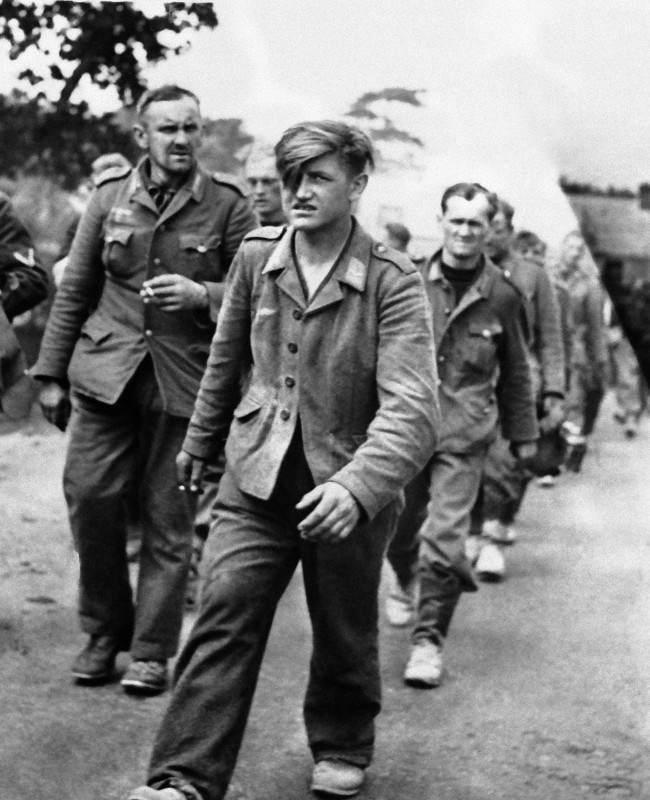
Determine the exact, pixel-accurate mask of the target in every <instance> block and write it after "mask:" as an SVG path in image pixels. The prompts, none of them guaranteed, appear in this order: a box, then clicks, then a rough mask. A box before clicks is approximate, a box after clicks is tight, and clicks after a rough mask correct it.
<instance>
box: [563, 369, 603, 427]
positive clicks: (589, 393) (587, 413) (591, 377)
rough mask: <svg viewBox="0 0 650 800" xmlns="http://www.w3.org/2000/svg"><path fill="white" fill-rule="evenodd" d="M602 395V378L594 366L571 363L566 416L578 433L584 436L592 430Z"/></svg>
mask: <svg viewBox="0 0 650 800" xmlns="http://www.w3.org/2000/svg"><path fill="white" fill-rule="evenodd" d="M604 395H605V386H604V383H603V378H602V376H601V375H600V374H599V372H598V371H597V369H596V368H595V367H594V366H592V365H590V364H575V365H572V367H571V377H570V380H569V393H568V398H567V418H568V419H569V421H570V422H573V423H574V424H575V425H577V426H578V427H579V428H580V433H582V434H583V435H584V436H590V435H591V433H592V432H593V430H594V427H595V425H596V419H597V418H598V412H599V410H600V404H601V402H602V399H603V397H604Z"/></svg>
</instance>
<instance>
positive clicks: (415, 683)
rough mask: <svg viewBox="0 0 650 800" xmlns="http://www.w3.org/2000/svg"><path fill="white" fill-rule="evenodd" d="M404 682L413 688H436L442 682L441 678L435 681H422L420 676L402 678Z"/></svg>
mask: <svg viewBox="0 0 650 800" xmlns="http://www.w3.org/2000/svg"><path fill="white" fill-rule="evenodd" d="M404 683H405V684H406V685H407V686H410V687H411V688H413V689H437V688H438V686H440V684H441V683H442V678H438V680H436V681H424V680H422V679H421V678H404Z"/></svg>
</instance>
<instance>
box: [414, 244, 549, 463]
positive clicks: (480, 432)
mask: <svg viewBox="0 0 650 800" xmlns="http://www.w3.org/2000/svg"><path fill="white" fill-rule="evenodd" d="M440 256H441V253H440V252H439V253H436V255H434V256H433V257H432V258H431V259H430V261H429V262H428V264H427V267H426V275H427V279H426V281H425V283H426V290H427V294H428V296H429V301H430V303H431V308H432V312H433V331H434V339H435V343H436V351H437V359H438V374H439V378H440V385H439V387H438V390H439V398H440V410H441V414H442V425H441V431H440V439H439V443H438V449H439V450H445V451H448V452H455V453H469V452H473V451H475V450H477V449H480V448H482V447H485V446H486V445H487V444H488V443H489V442H491V441H492V440H493V439H494V437H495V435H496V431H497V426H498V425H499V424H500V426H501V431H502V434H503V436H504V438H506V439H508V440H510V441H513V442H526V441H533V440H534V439H536V438H537V435H538V429H537V419H536V412H535V400H534V394H533V386H532V379H531V373H530V367H529V363H528V349H527V345H526V338H525V333H524V326H525V323H524V322H523V317H524V313H525V312H524V306H523V300H522V298H521V296H520V294H519V292H518V291H517V289H515V288H514V286H512V285H511V284H510V283H508V281H507V279H506V278H505V277H504V275H502V273H501V271H500V270H499V268H498V267H496V266H495V265H494V264H493V263H492V262H491V261H490V260H489V259H488V258H485V257H484V258H485V261H484V266H483V269H482V271H481V273H480V274H479V276H478V278H477V279H476V281H475V282H474V283H473V284H472V285H471V286H470V287H469V289H468V290H467V291H466V292H465V294H464V295H463V296H462V298H461V299H460V301H459V303H458V305H455V296H454V289H453V287H452V286H451V284H450V283H449V282H448V281H447V280H446V279H445V277H444V276H443V274H442V271H441V268H440Z"/></svg>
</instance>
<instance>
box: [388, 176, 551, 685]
mask: <svg viewBox="0 0 650 800" xmlns="http://www.w3.org/2000/svg"><path fill="white" fill-rule="evenodd" d="M495 212H496V198H495V196H494V195H493V194H492V193H491V192H488V190H487V189H485V188H484V187H483V186H481V185H480V184H477V183H459V184H455V185H454V186H450V187H449V188H448V189H447V190H446V191H445V192H444V194H443V195H442V200H441V214H440V217H439V219H440V223H441V227H442V233H443V246H442V249H441V250H440V251H439V252H438V253H436V254H435V255H434V256H433V257H432V258H431V259H430V261H429V263H428V264H427V265H425V287H426V290H427V294H428V296H429V301H430V304H431V310H432V314H433V326H434V339H435V343H436V354H437V362H438V373H439V376H440V384H439V387H438V391H439V397H440V409H441V415H442V423H441V428H440V436H439V439H438V443H437V447H436V451H435V453H434V454H433V457H432V459H431V461H430V462H429V464H428V465H427V467H426V468H425V469H424V470H423V471H422V472H421V473H420V474H419V475H418V476H417V478H415V480H414V481H413V482H412V483H411V484H410V485H409V487H407V491H406V508H405V510H404V512H403V514H402V516H401V518H400V521H399V525H398V529H397V533H396V536H395V538H394V539H393V541H392V542H391V545H390V547H389V551H388V558H389V561H390V563H391V566H392V568H393V572H394V573H395V577H396V581H395V585H394V587H393V589H392V590H391V593H390V596H389V598H388V601H387V612H388V616H389V621H391V622H392V623H393V624H402V625H408V624H411V623H414V628H413V631H412V648H411V652H410V656H409V659H408V663H407V666H406V669H405V672H404V680H405V682H406V683H407V684H408V685H411V686H415V687H421V688H430V687H433V686H437V685H438V684H439V682H440V679H441V675H442V657H441V651H442V646H443V643H444V640H445V637H446V636H447V631H448V628H449V625H450V622H451V618H452V615H453V612H454V609H455V607H456V604H457V603H458V600H459V599H460V596H461V593H462V592H463V591H475V590H476V588H477V586H476V582H475V579H474V575H473V572H472V568H471V564H470V562H469V560H468V558H467V556H466V554H465V541H466V539H467V535H468V533H469V527H470V513H471V509H472V507H473V505H474V502H475V501H476V496H477V493H478V490H479V486H480V482H481V475H482V471H483V464H484V461H485V456H486V453H487V449H488V446H489V444H490V442H491V441H493V440H494V438H495V436H496V432H497V425H500V426H501V431H502V433H503V436H504V438H505V439H507V440H509V441H510V442H511V443H512V446H513V449H514V451H515V454H516V455H517V456H518V457H519V458H526V457H530V456H532V455H533V454H534V452H535V440H536V438H537V420H536V414H535V402H534V396H533V389H532V382H531V375H530V369H529V365H528V352H527V347H526V338H525V334H524V322H523V319H524V317H523V315H524V306H523V298H522V297H521V296H520V294H519V292H518V291H517V290H516V289H515V288H514V286H512V285H511V284H510V283H509V282H508V281H507V279H506V278H505V277H504V275H503V274H502V273H501V271H500V270H499V269H498V268H497V267H496V266H495V265H494V264H492V263H491V261H490V260H489V258H487V257H485V256H484V255H483V245H484V242H485V239H486V237H487V234H488V231H489V228H490V221H491V219H492V217H493V216H494V214H495ZM427 503H428V506H427ZM418 531H419V534H418ZM418 539H419V543H418Z"/></svg>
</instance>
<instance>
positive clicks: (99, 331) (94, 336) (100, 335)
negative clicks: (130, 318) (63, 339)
mask: <svg viewBox="0 0 650 800" xmlns="http://www.w3.org/2000/svg"><path fill="white" fill-rule="evenodd" d="M112 333H113V329H112V327H111V326H110V324H109V323H108V322H107V321H105V320H102V319H100V318H98V317H96V316H94V315H93V316H90V317H88V319H87V320H86V322H85V323H84V326H83V327H82V329H81V335H82V336H84V337H86V338H87V339H90V341H91V342H92V343H93V344H101V343H102V342H104V341H106V339H108V337H109V336H110V335H111V334H112Z"/></svg>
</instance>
